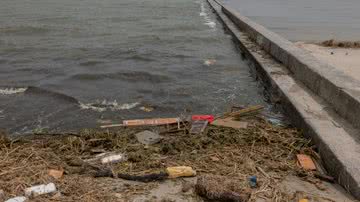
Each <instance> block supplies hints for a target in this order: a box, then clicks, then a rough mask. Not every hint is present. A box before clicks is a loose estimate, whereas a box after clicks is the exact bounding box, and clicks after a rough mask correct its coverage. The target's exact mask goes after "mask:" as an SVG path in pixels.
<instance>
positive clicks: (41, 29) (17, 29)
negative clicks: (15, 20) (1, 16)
mask: <svg viewBox="0 0 360 202" xmlns="http://www.w3.org/2000/svg"><path fill="white" fill-rule="evenodd" d="M49 31H50V29H49V28H47V27H45V26H42V25H39V26H7V27H0V33H5V34H24V35H25V34H42V33H46V32H49Z"/></svg>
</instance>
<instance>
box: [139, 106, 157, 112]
mask: <svg viewBox="0 0 360 202" xmlns="http://www.w3.org/2000/svg"><path fill="white" fill-rule="evenodd" d="M140 109H141V110H143V111H144V112H152V111H154V108H153V107H148V106H143V107H140Z"/></svg>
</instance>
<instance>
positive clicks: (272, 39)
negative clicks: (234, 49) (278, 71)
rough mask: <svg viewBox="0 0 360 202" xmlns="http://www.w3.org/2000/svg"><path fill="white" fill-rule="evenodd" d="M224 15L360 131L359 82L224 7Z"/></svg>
mask: <svg viewBox="0 0 360 202" xmlns="http://www.w3.org/2000/svg"><path fill="white" fill-rule="evenodd" d="M222 11H223V12H224V13H225V14H226V15H227V16H228V17H229V18H230V19H231V20H232V21H233V23H235V24H236V25H237V27H238V28H239V29H240V30H241V31H243V32H245V33H247V34H248V36H249V37H250V38H251V40H253V41H255V42H256V43H257V44H258V45H259V46H261V47H262V48H263V49H264V50H265V51H266V52H267V53H269V54H270V55H271V56H273V57H274V58H275V59H276V60H278V61H279V62H281V63H282V64H283V65H285V66H286V67H287V68H288V69H289V70H290V71H291V72H292V73H293V74H294V77H295V78H296V79H298V80H299V81H301V82H303V83H304V84H305V85H306V86H307V87H308V88H310V89H311V90H312V91H313V92H315V93H316V94H317V95H319V96H321V97H322V98H324V99H325V100H326V101H327V102H329V103H330V104H331V105H332V106H333V107H334V109H335V110H336V111H337V112H338V113H339V114H340V115H341V116H342V117H344V118H345V119H347V120H348V121H349V122H350V123H351V124H353V125H354V126H355V127H357V128H360V118H359V117H358V116H359V115H360V81H358V80H356V79H353V78H352V77H349V76H347V75H345V74H344V73H343V72H342V71H339V70H337V69H335V68H334V67H332V66H331V65H328V64H326V63H323V62H320V61H319V60H317V59H316V58H315V57H314V56H312V55H310V54H309V53H307V52H306V51H305V50H303V49H301V48H298V47H296V46H295V45H294V44H293V43H292V42H290V41H288V40H286V39H285V38H283V37H281V36H279V35H278V34H275V33H274V32H271V31H269V30H268V29H266V28H265V27H263V26H261V25H259V24H257V23H255V22H253V21H252V20H250V19H249V18H247V17H245V16H242V15H240V14H239V13H238V12H237V11H235V10H233V9H231V8H228V7H226V6H222Z"/></svg>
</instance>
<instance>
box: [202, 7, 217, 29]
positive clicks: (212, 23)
mask: <svg viewBox="0 0 360 202" xmlns="http://www.w3.org/2000/svg"><path fill="white" fill-rule="evenodd" d="M200 16H201V17H203V18H204V20H205V23H204V24H205V25H207V26H209V27H210V28H211V29H215V28H216V22H215V21H213V20H211V18H210V16H209V15H208V14H207V13H206V9H205V3H204V2H201V4H200Z"/></svg>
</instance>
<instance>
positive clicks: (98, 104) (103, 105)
mask: <svg viewBox="0 0 360 202" xmlns="http://www.w3.org/2000/svg"><path fill="white" fill-rule="evenodd" d="M79 104H80V108H81V109H90V110H94V111H97V112H104V111H106V110H111V111H118V110H129V109H132V108H134V107H136V106H138V105H140V103H139V102H134V103H125V104H119V103H117V101H116V100H114V101H107V100H103V101H98V100H97V101H95V102H94V103H88V104H84V103H81V102H79Z"/></svg>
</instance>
